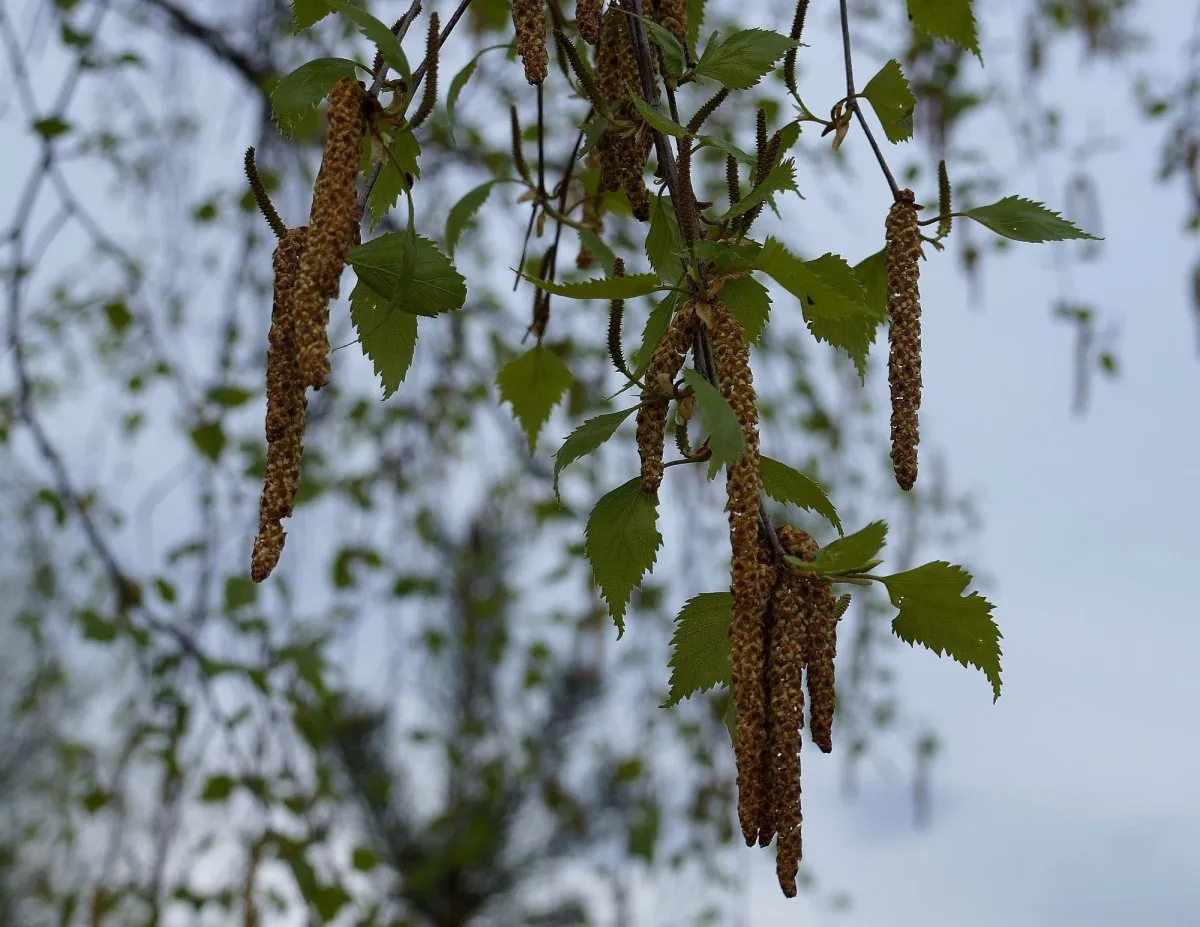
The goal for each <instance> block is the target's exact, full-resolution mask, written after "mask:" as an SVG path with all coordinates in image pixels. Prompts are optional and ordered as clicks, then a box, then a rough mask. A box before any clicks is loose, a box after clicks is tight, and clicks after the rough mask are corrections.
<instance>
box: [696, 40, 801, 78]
mask: <svg viewBox="0 0 1200 927" xmlns="http://www.w3.org/2000/svg"><path fill="white" fill-rule="evenodd" d="M714 46H715V47H714ZM797 47H799V43H798V42H794V41H792V40H791V39H789V38H788V37H787V36H786V35H780V34H779V33H778V32H770V31H768V30H766V29H743V30H741V31H740V32H735V33H733V35H731V36H730V37H729V38H727V39H726V40H725V41H724V42H722V43H721V44H720V45H716V43H715V42H709V44H708V47H707V48H705V49H704V54H703V55H701V56H700V61H699V62H697V64H696V73H697V74H698V75H700V76H702V77H710V78H712V79H713V80H715V81H717V82H718V83H719V84H721V85H723V86H725V87H728V88H729V89H730V90H749V89H750V88H751V87H753V86H754V85H755V84H757V83H758V82H759V81H760V80H761V79H762V77H763V75H764V74H766V73H767V72H768V71H770V70H771V68H772V67H773V66H774V65H775V62H776V61H778V60H779V59H780V58H781V57H782V56H783V53H784V52H786V51H787V50H788V49H789V48H797Z"/></svg>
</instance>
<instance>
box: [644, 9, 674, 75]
mask: <svg viewBox="0 0 1200 927" xmlns="http://www.w3.org/2000/svg"><path fill="white" fill-rule="evenodd" d="M638 19H640V20H641V21H642V22H643V23H645V25H646V32H647V33H648V34H649V36H650V38H651V39H652V40H653V41H654V43H655V44H656V45H657V46H658V47H659V48H661V49H662V52H663V63H664V64H665V65H666V67H667V73H668V74H673V75H675V76H676V77H678V76H679V75H680V74H682V73H683V68H684V53H683V46H682V45H680V44H679V40H678V39H677V38H675V35H674V33H672V32H671V31H670V30H668V29H664V28H663V27H662V26H660V25H659V24H658V23H656V22H654V20H652V19H647V18H646V17H645V16H639V17H638Z"/></svg>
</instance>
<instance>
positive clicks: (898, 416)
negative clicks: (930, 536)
mask: <svg viewBox="0 0 1200 927" xmlns="http://www.w3.org/2000/svg"><path fill="white" fill-rule="evenodd" d="M885 254H886V258H887V278H888V294H887V297H888V299H887V303H888V342H889V346H890V350H889V352H888V384H889V386H890V387H891V399H892V467H893V469H894V471H895V474H896V482H897V483H898V484H900V488H901V489H905V490H909V489H912V488H913V484H914V483H915V482H916V480H917V443H918V441H919V431H918V415H919V411H920V407H921V294H920V290H919V288H918V278H919V276H920V268H919V267H918V266H917V260H918V259H919V258H920V256H921V230H920V227H919V226H918V225H917V207H916V205H915V203H914V199H913V192H912V190H901V191H900V193H899V194H898V195H897V197H896V202H895V203H894V204H893V205H892V208H891V210H890V211H889V213H888V218H887V247H886V251H885Z"/></svg>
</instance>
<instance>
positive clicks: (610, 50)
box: [596, 6, 651, 222]
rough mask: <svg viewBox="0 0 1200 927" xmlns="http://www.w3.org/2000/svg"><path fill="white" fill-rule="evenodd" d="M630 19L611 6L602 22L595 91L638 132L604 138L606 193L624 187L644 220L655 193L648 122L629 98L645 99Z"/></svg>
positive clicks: (626, 130) (609, 134)
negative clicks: (650, 184)
mask: <svg viewBox="0 0 1200 927" xmlns="http://www.w3.org/2000/svg"><path fill="white" fill-rule="evenodd" d="M628 20H629V17H628V15H627V14H626V13H625V11H624V10H622V9H621V8H620V7H617V6H609V8H608V9H607V10H606V11H605V13H604V18H603V19H602V20H601V33H600V46H599V48H598V49H597V52H596V88H597V91H598V93H599V95H600V96H601V97H602V100H601V102H602V103H603V104H604V105H605V106H608V107H611V109H612V114H613V116H614V117H615V118H616V119H617V120H618V121H620V122H623V123H628V124H629V125H631V126H632V127H633V128H632V129H629V128H622V129H620V130H614V129H610V130H608V131H606V132H605V133H604V134H603V135H601V137H600V143H599V149H600V159H601V172H600V175H601V183H602V185H603V188H604V189H605V190H617V189H624V191H625V195H626V196H627V197H628V198H629V204H630V207H631V208H632V211H633V215H634V217H635V218H636V219H638V220H639V221H643V222H644V221H646V220H647V219H649V217H650V192H649V190H647V189H646V179H645V173H646V161H647V160H648V159H649V157H650V146H651V135H650V133H649V131H647V129H646V125H645V120H644V119H643V118H642V116H641V114H640V113H639V112H638V111H637V107H636V106H634V105H633V102H632V101H631V100H630V94H637V95H638V96H641V93H642V89H641V88H642V83H641V77H640V76H639V74H638V66H637V58H635V57H634V54H633V42H632V38H631V35H630V32H629V22H628Z"/></svg>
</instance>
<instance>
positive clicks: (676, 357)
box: [637, 299, 698, 493]
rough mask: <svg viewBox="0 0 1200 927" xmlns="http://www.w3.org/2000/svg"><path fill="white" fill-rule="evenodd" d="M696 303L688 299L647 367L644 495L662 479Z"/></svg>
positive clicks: (640, 437)
mask: <svg viewBox="0 0 1200 927" xmlns="http://www.w3.org/2000/svg"><path fill="white" fill-rule="evenodd" d="M697 323H698V320H697V318H696V311H695V302H694V301H693V300H690V299H689V300H687V301H686V302H685V303H684V304H683V305H682V306H680V307H679V309H677V310H676V312H675V315H673V316H672V317H671V323H670V325H668V326H667V330H666V332H664V333H663V336H662V340H661V341H659V343H658V347H656V348H655V349H654V354H653V355H652V356H651V358H650V365H649V366H648V367H647V368H646V375H645V383H646V388H645V390H643V391H642V404H641V406H639V407H638V414H637V448H638V457H639V458H640V459H641V463H642V492H648V493H656V492H658V487H659V486H660V485H661V484H662V478H663V444H664V442H665V440H666V427H667V407H668V406H669V405H670V402H671V395H672V393H673V392H674V381H675V377H676V376H677V375H678V373H679V368H681V367H682V366H683V358H684V356H685V355H686V354H687V352H688V349H689V348H691V346H692V338H693V337H694V336H695V332H696V325H697Z"/></svg>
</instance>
